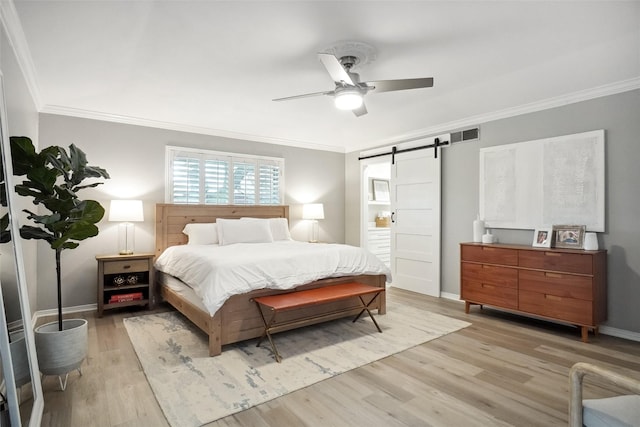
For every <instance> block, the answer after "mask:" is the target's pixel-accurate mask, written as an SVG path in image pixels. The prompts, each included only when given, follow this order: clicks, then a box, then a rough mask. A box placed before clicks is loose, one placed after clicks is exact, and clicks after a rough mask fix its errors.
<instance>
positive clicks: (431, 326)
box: [124, 301, 469, 427]
mask: <svg viewBox="0 0 640 427" xmlns="http://www.w3.org/2000/svg"><path fill="white" fill-rule="evenodd" d="M377 320H378V323H379V325H380V327H381V329H382V331H383V333H379V332H377V330H376V329H375V326H374V325H373V323H372V322H371V319H369V318H368V317H366V318H365V317H362V318H360V320H358V321H357V322H356V323H353V322H351V320H350V319H342V320H336V321H331V322H326V323H322V324H320V325H314V326H308V327H305V328H300V329H297V330H294V331H288V332H281V333H279V334H275V335H274V339H275V341H276V345H277V346H278V351H279V352H280V354H281V355H282V357H283V360H282V363H276V361H275V359H274V357H273V354H272V351H271V347H270V346H269V343H268V341H266V342H263V343H262V344H261V345H260V347H256V340H248V341H245V342H242V343H238V344H233V345H228V346H224V347H223V351H222V354H221V355H220V356H217V357H209V356H208V345H207V336H206V335H205V334H204V333H203V332H202V331H200V330H199V329H198V328H196V327H195V326H194V325H193V324H192V323H191V322H189V320H187V319H186V318H185V317H183V316H182V315H181V314H180V313H177V312H166V313H158V314H151V315H146V316H140V317H132V318H126V319H124V325H125V327H126V329H127V332H128V334H129V337H130V339H131V342H132V343H133V347H134V348H135V351H136V353H137V355H138V358H139V359H140V363H141V364H142V368H143V369H144V372H145V375H146V376H147V379H148V381H149V384H150V385H151V389H152V390H153V393H154V394H155V396H156V399H157V400H158V403H159V404H160V407H161V408H162V411H163V412H164V414H165V416H166V418H167V421H168V422H169V424H170V425H172V426H175V427H178V426H180V427H190V426H201V425H202V424H205V423H209V422H212V421H215V420H217V419H220V418H223V417H226V416H228V415H231V414H234V413H236V412H240V411H243V410H245V409H248V408H250V407H252V406H255V405H258V404H261V403H264V402H266V401H269V400H271V399H275V398H277V397H279V396H282V395H285V394H287V393H291V392H293V391H295V390H299V389H301V388H303V387H307V386H309V385H311V384H314V383H317V382H319V381H322V380H324V379H327V378H331V377H333V376H335V375H338V374H341V373H343V372H346V371H349V370H351V369H354V368H357V367H359V366H363V365H366V364H368V363H371V362H374V361H376V360H380V359H382V358H384V357H387V356H390V355H392V354H395V353H398V352H400V351H403V350H406V349H408V348H411V347H413V346H416V345H418V344H421V343H424V342H427V341H430V340H433V339H435V338H438V337H441V336H443V335H446V334H448V333H451V332H454V331H457V330H459V329H462V328H464V327H466V326H469V323H467V322H464V321H461V320H457V319H451V318H448V317H445V316H442V315H438V314H435V313H430V312H428V311H424V310H419V309H415V308H411V307H406V306H402V305H399V304H395V303H392V302H391V301H388V302H387V314H386V315H384V316H377Z"/></svg>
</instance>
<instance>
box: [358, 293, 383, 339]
mask: <svg viewBox="0 0 640 427" xmlns="http://www.w3.org/2000/svg"><path fill="white" fill-rule="evenodd" d="M378 295H380V293H377V294H376V295H375V296H374V297H373V298H371V301H369V302H368V303H365V302H364V299H363V298H362V296H359V297H358V298H360V303H361V304H362V310H360V313H358V315H357V316H356V318H355V319H353V323H355V322H356V320H358V319H359V318H360V316H362V313H364V312H365V311H366V312H367V314H368V315H369V317H371V320H373V324H374V325H376V328H377V329H378V332H380V333H382V329H380V326H378V322H376V319H374V317H373V314H371V310H369V306H370V305H371V303H373V302H374V301H375V300H376V298H378Z"/></svg>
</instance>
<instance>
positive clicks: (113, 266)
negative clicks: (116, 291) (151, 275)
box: [104, 259, 149, 274]
mask: <svg viewBox="0 0 640 427" xmlns="http://www.w3.org/2000/svg"><path fill="white" fill-rule="evenodd" d="M147 270H149V262H148V261H147V260H146V259H136V260H128V261H126V260H125V261H105V263H104V274H116V273H129V272H134V271H147Z"/></svg>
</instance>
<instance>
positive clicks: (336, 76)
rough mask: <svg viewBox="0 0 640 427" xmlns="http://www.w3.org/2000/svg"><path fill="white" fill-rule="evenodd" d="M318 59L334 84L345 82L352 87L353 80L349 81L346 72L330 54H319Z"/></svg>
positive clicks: (349, 78)
mask: <svg viewBox="0 0 640 427" xmlns="http://www.w3.org/2000/svg"><path fill="white" fill-rule="evenodd" d="M318 58H320V61H321V62H322V65H324V68H326V69H327V71H328V72H329V75H330V76H331V78H332V79H333V81H334V82H336V83H340V82H345V83H346V84H348V85H351V86H353V85H354V83H353V80H351V77H349V74H348V73H347V71H346V70H345V69H344V67H343V66H342V64H340V61H338V58H336V57H335V56H333V55H331V54H330V53H319V54H318Z"/></svg>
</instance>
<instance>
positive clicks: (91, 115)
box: [40, 105, 344, 153]
mask: <svg viewBox="0 0 640 427" xmlns="http://www.w3.org/2000/svg"><path fill="white" fill-rule="evenodd" d="M40 112H41V113H46V114H58V115H62V116H71V117H80V118H84V119H93V120H101V121H106V122H114V123H123V124H129V125H136V126H146V127H152V128H157V129H167V130H174V131H179V132H188V133H196V134H200V135H211V136H218V137H223V138H231V139H241V140H245V141H254V142H263V143H266V144H276V145H286V146H290V147H297V148H306V149H310V150H320V151H333V152H337V153H344V148H342V147H335V146H330V145H323V144H316V143H312V142H306V141H298V140H293V139H284V138H273V137H268V136H261V135H253V134H248V133H242V132H234V131H228V130H222V129H213V128H207V127H202V126H193V125H187V124H182V123H173V122H165V121H160V120H151V119H143V118H140V117H130V116H122V115H118V114H110V113H102V112H98V111H90V110H83V109H79V108H70V107H64V106H61V105H45V106H44V107H43V108H42V109H41V110H40Z"/></svg>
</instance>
